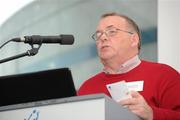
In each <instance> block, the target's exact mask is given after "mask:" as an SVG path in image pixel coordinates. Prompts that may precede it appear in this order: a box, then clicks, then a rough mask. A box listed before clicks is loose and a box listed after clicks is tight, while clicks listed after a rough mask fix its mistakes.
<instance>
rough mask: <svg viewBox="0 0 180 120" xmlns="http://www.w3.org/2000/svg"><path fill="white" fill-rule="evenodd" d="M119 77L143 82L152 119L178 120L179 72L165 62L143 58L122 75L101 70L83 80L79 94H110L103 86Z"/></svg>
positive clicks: (179, 118) (179, 112)
mask: <svg viewBox="0 0 180 120" xmlns="http://www.w3.org/2000/svg"><path fill="white" fill-rule="evenodd" d="M121 80H125V81H126V82H132V81H139V80H143V81H144V86H143V91H142V92H140V94H141V95H142V96H143V97H144V98H145V100H146V101H147V103H148V104H149V105H150V106H151V107H152V109H153V115H154V119H155V120H164V119H165V120H180V95H179V92H178V91H179V90H180V74H179V73H178V72H177V71H175V70H174V69H173V68H171V67H170V66H167V65H164V64H159V63H153V62H147V61H142V62H141V64H140V65H139V66H137V67H136V68H134V69H132V70H131V71H129V72H127V73H124V74H105V73H104V72H101V73H99V74H97V75H95V76H94V77H92V78H90V79H89V80H87V81H85V83H84V84H83V85H82V86H81V87H80V89H79V91H78V95H86V94H96V93H105V94H106V95H108V96H110V94H109V92H108V90H107V88H106V85H107V84H110V83H114V82H118V81H121Z"/></svg>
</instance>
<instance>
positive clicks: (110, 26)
mask: <svg viewBox="0 0 180 120" xmlns="http://www.w3.org/2000/svg"><path fill="white" fill-rule="evenodd" d="M112 27H114V25H109V26H107V27H106V28H105V29H108V28H112ZM98 32H101V30H97V31H96V33H98Z"/></svg>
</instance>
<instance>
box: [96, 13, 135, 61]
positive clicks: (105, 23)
mask: <svg viewBox="0 0 180 120" xmlns="http://www.w3.org/2000/svg"><path fill="white" fill-rule="evenodd" d="M117 29H120V30H124V31H129V30H128V28H127V24H126V21H125V19H123V18H121V17H119V16H109V17H105V18H103V19H101V20H100V22H99V24H98V26H97V30H96V33H100V34H102V33H103V34H102V35H101V36H100V38H99V40H98V41H97V42H96V45H97V50H98V55H99V57H100V58H101V60H108V59H112V58H114V57H121V58H124V57H125V56H126V55H128V53H129V52H131V51H132V50H131V46H132V41H131V36H132V34H130V33H128V32H124V31H120V30H117ZM115 30H116V32H115V33H114V34H112V35H111V33H113V32H114V31H115ZM105 31H106V33H108V34H110V35H109V36H108V34H105V33H104V32H105Z"/></svg>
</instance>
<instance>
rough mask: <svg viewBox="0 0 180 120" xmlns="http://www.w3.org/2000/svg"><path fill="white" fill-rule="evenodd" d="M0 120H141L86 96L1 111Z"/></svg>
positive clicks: (99, 97) (105, 99)
mask: <svg viewBox="0 0 180 120" xmlns="http://www.w3.org/2000/svg"><path fill="white" fill-rule="evenodd" d="M0 120H140V119H139V118H138V117H137V116H136V115H134V114H133V113H131V112H130V111H129V110H128V109H127V108H124V107H121V106H120V105H118V104H117V103H116V102H115V101H113V100H112V99H110V98H109V97H107V96H105V95H103V94H99V95H87V96H79V97H69V98H63V99H53V100H46V101H39V102H33V103H26V104H19V105H11V106H4V107H0Z"/></svg>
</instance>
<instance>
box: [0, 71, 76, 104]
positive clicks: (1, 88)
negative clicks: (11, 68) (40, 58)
mask: <svg viewBox="0 0 180 120" xmlns="http://www.w3.org/2000/svg"><path fill="white" fill-rule="evenodd" d="M75 95H76V90H75V86H74V83H73V79H72V75H71V71H70V70H69V69H68V68H61V69H53V70H46V71H40V72H34V73H25V74H18V75H10V76H2V77H0V96H1V97H0V106H4V105H12V104H19V103H26V102H34V101H39V100H48V99H55V98H65V97H71V96H75Z"/></svg>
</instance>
